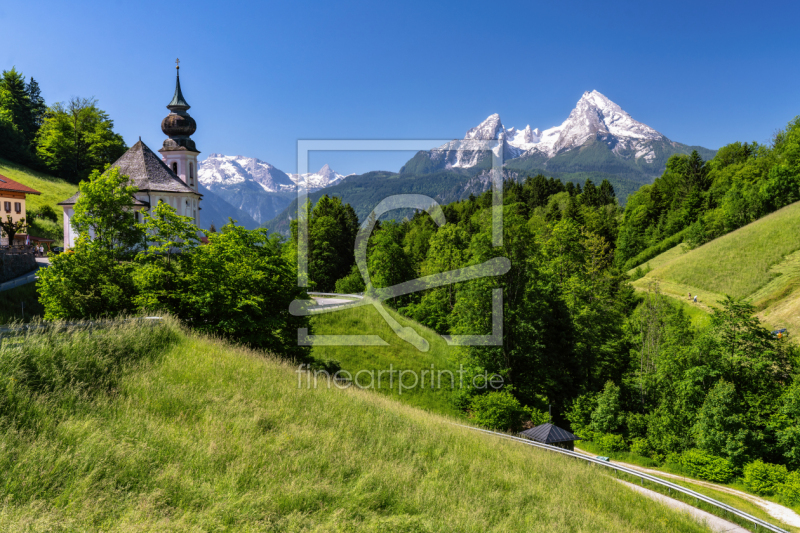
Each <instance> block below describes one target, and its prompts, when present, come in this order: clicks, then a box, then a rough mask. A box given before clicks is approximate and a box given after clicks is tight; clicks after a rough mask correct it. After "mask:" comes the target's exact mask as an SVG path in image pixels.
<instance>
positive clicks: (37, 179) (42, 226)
mask: <svg viewBox="0 0 800 533" xmlns="http://www.w3.org/2000/svg"><path fill="white" fill-rule="evenodd" d="M0 174H2V175H4V176H8V177H9V178H11V179H12V180H14V181H17V182H19V183H22V184H23V185H27V186H28V187H31V188H32V189H36V190H37V191H39V192H40V193H42V194H41V195H38V196H37V195H35V194H30V195H28V196H27V198H26V203H27V207H28V209H36V208H39V207H41V206H43V205H49V206H50V207H52V208H53V209H54V210H55V212H56V213H57V214H58V224H53V223H52V222H49V221H40V220H37V221H36V227H35V228H33V229H32V230H31V234H32V235H36V236H37V237H49V238H51V239H53V238H56V240H61V239H63V229H62V228H63V227H64V220H63V219H64V210H63V209H62V208H61V207H60V206H57V205H56V204H57V203H58V202H61V201H62V200H66V199H67V198H69V197H70V196H72V195H73V194H75V192H77V190H78V186H77V185H74V184H72V183H68V182H66V181H64V180H62V179H58V178H54V177H53V176H49V175H47V174H43V173H41V172H36V171H34V170H31V169H29V168H27V167H24V166H22V165H18V164H16V163H12V162H10V161H8V160H6V159H2V158H0ZM59 244H60V243H59Z"/></svg>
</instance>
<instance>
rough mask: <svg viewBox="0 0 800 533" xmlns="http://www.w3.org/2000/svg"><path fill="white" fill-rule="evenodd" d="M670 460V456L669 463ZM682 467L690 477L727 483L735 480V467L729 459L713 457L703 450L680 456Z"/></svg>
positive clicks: (688, 452) (694, 450) (686, 452)
mask: <svg viewBox="0 0 800 533" xmlns="http://www.w3.org/2000/svg"><path fill="white" fill-rule="evenodd" d="M670 455H672V454H670ZM669 460H670V457H669V456H668V457H667V461H669ZM680 465H681V466H683V467H684V468H685V469H686V470H687V471H688V472H689V474H690V475H692V476H694V477H696V478H699V479H705V480H706V481H715V482H717V483H727V482H728V481H730V480H731V479H733V465H731V463H730V462H729V461H728V460H727V459H723V458H722V457H717V456H715V455H711V454H710V453H708V452H704V451H703V450H698V449H693V450H687V451H685V452H683V453H682V454H681V456H680Z"/></svg>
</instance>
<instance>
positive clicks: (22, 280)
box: [0, 271, 39, 292]
mask: <svg viewBox="0 0 800 533" xmlns="http://www.w3.org/2000/svg"><path fill="white" fill-rule="evenodd" d="M37 279H39V275H38V274H37V273H36V271H33V272H31V273H30V274H28V275H26V276H21V277H19V278H15V279H12V280H11V281H6V282H5V283H0V292H3V291H7V290H9V289H13V288H14V287H19V286H20V285H25V284H27V283H31V282H33V281H36V280H37Z"/></svg>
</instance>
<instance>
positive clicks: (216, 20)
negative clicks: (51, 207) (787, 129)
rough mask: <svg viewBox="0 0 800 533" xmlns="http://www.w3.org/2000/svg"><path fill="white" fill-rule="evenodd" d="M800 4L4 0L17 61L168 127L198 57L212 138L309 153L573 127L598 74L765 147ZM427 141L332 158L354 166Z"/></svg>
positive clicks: (636, 108) (667, 122)
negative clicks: (305, 142) (362, 142)
mask: <svg viewBox="0 0 800 533" xmlns="http://www.w3.org/2000/svg"><path fill="white" fill-rule="evenodd" d="M798 20H800V7H797V5H791V4H789V3H782V4H780V3H771V2H759V3H757V4H753V3H752V2H748V3H740V4H737V3H734V2H696V1H695V2H685V3H663V2H659V3H655V2H630V3H615V2H584V3H582V2H553V1H550V2H547V3H537V2H531V1H528V2H518V3H517V2H506V3H496V2H449V3H443V2H436V3H434V2H409V1H406V2H394V3H381V4H377V3H375V4H373V3H366V2H347V1H339V2H301V1H292V2H285V1H284V2H230V1H229V2H225V3H222V2H205V1H195V2H173V3H168V2H151V1H147V0H144V1H140V2H135V3H131V2H116V1H108V0H105V1H102V2H93V1H89V2H73V3H66V2H60V1H58V2H56V1H53V2H22V1H13V2H3V3H2V4H0V27H2V32H0V67H2V68H10V67H11V66H16V67H17V68H18V69H19V70H21V71H22V72H23V73H24V74H26V75H28V76H31V75H32V76H33V77H34V78H36V79H37V80H38V81H39V82H40V84H41V86H42V88H43V92H44V96H45V98H46V100H47V101H48V102H50V103H52V102H56V101H61V100H66V99H68V98H70V97H71V96H95V97H96V98H97V99H98V100H99V103H100V107H101V108H102V109H104V110H106V111H107V112H108V113H109V114H110V115H111V117H112V118H113V119H114V121H115V123H116V129H117V130H118V131H119V132H120V133H122V135H123V136H124V137H125V140H126V141H127V142H128V143H129V144H132V143H134V142H135V141H136V140H137V139H138V137H139V136H140V135H141V136H142V139H143V140H144V141H145V142H146V143H147V144H148V145H149V146H150V147H151V148H154V149H155V148H158V147H159V146H160V145H161V142H162V140H163V134H162V133H161V131H160V127H159V124H160V121H161V119H162V118H163V117H164V116H165V114H166V113H167V110H166V109H165V107H164V106H165V105H166V103H167V102H168V101H169V100H170V98H171V97H172V92H173V90H174V73H175V69H174V61H175V58H176V57H180V59H181V79H182V86H183V89H184V94H185V96H186V98H187V100H188V101H189V103H190V104H191V105H192V110H191V111H190V113H191V114H192V116H193V117H195V119H196V120H197V123H198V130H197V133H196V134H195V136H194V138H195V140H196V142H197V145H198V148H199V149H200V150H201V151H202V152H203V155H201V158H202V157H204V156H205V155H207V154H209V153H212V152H219V153H224V154H241V155H246V156H253V157H258V158H260V159H263V160H266V161H268V162H270V163H272V164H274V165H275V166H277V167H278V168H280V169H282V170H284V171H286V172H294V171H295V168H296V141H297V139H315V138H319V139H353V138H354V139H391V138H402V139H409V138H456V137H459V136H462V135H463V134H464V132H465V131H466V130H467V129H468V128H470V127H472V126H475V125H476V124H478V123H480V122H481V121H482V120H483V119H485V118H486V117H487V116H488V115H490V114H491V113H500V116H501V118H502V120H503V123H504V124H505V125H506V126H507V127H508V126H516V127H524V126H525V125H526V124H530V125H531V126H532V127H539V128H542V129H545V128H548V127H551V126H554V125H557V124H560V123H561V122H562V121H563V120H564V119H565V118H566V117H567V115H568V114H569V111H570V110H571V109H572V108H573V107H574V105H575V103H576V102H577V100H578V99H579V98H580V96H581V94H582V93H583V92H584V91H587V90H592V89H596V90H598V91H600V92H601V93H603V94H605V95H606V96H608V97H609V98H611V99H612V100H614V101H615V102H617V103H618V104H619V105H621V106H622V108H623V109H625V110H626V111H628V112H629V113H630V114H631V115H632V116H633V117H634V118H635V119H637V120H639V121H641V122H644V123H646V124H648V125H650V126H652V127H653V128H655V129H657V130H658V131H660V132H661V133H663V134H665V135H666V136H667V137H669V138H670V139H672V140H675V141H679V142H683V143H686V144H699V145H702V146H706V147H709V148H718V147H719V146H721V145H724V144H726V143H729V142H733V141H736V140H741V141H752V140H755V141H759V142H767V141H768V140H769V138H770V137H771V135H772V134H773V133H774V131H775V130H776V129H778V128H782V127H784V126H785V125H786V123H787V122H788V121H789V120H790V119H791V118H793V117H794V116H795V115H797V114H800V91H799V90H798V87H800V72H798V68H799V67H800V64H799V63H798V61H797V57H798V52H800V40H798V39H797V27H796V25H797V21H798ZM408 156H409V154H407V153H400V154H372V155H368V154H330V153H328V154H314V155H312V158H311V162H310V166H311V167H312V168H313V167H315V166H317V167H318V166H321V165H322V164H323V163H325V162H330V163H331V166H332V167H333V168H334V169H336V170H337V171H340V172H343V173H350V172H363V171H367V170H372V169H387V170H397V169H398V168H399V166H400V165H401V164H402V162H404V161H405V160H406V159H407V158H408Z"/></svg>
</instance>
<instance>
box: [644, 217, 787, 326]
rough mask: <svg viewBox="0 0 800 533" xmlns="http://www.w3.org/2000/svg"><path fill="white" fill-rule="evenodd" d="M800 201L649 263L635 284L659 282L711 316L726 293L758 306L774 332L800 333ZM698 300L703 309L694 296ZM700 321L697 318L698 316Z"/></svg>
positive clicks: (681, 298) (647, 284)
mask: <svg viewBox="0 0 800 533" xmlns="http://www.w3.org/2000/svg"><path fill="white" fill-rule="evenodd" d="M798 224H800V202H798V203H794V204H791V205H789V206H786V207H784V208H783V209H780V210H778V211H776V212H774V213H772V214H770V215H767V216H765V217H763V218H761V219H759V220H757V221H755V222H753V223H751V224H748V225H747V226H744V227H742V228H739V229H738V230H736V231H734V232H731V233H728V234H726V235H724V236H722V237H719V238H718V239H715V240H713V241H711V242H709V243H707V244H705V245H703V246H700V247H698V248H696V249H694V250H687V249H686V247H685V245H682V244H681V245H678V246H676V247H674V248H672V249H670V250H668V251H667V252H665V253H663V254H661V255H660V256H658V257H655V258H653V259H652V260H650V261H649V262H648V263H647V264H648V265H649V266H650V268H651V269H652V270H651V271H650V272H648V273H647V274H646V275H645V276H644V277H642V278H640V279H638V280H636V281H634V282H633V285H634V287H636V288H637V289H639V290H647V289H648V287H652V286H653V284H654V283H657V284H658V286H659V289H660V290H661V291H662V292H663V293H664V294H667V295H669V296H672V297H674V298H676V299H678V300H680V301H683V302H684V303H685V304H686V305H687V306H688V307H690V308H693V309H695V312H694V314H695V315H696V314H697V312H698V311H697V310H703V311H705V312H708V311H710V310H711V308H712V307H714V306H716V305H717V302H719V301H720V300H721V299H722V297H723V296H724V295H726V294H728V295H731V296H734V297H737V298H745V299H747V300H748V301H750V302H751V303H752V304H754V305H755V306H756V309H757V310H758V311H759V316H760V318H762V319H763V320H764V321H765V322H766V323H767V324H768V325H769V326H770V327H789V328H791V329H793V330H795V331H798V328H800V299H798V297H797V296H798V293H797V289H798V288H800V233H799V232H798V231H797V230H796V228H797V227H798ZM690 292H691V293H692V295H693V296H694V295H698V299H699V302H698V304H693V303H690V302H689V299H688V293H690ZM693 318H694V316H693Z"/></svg>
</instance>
